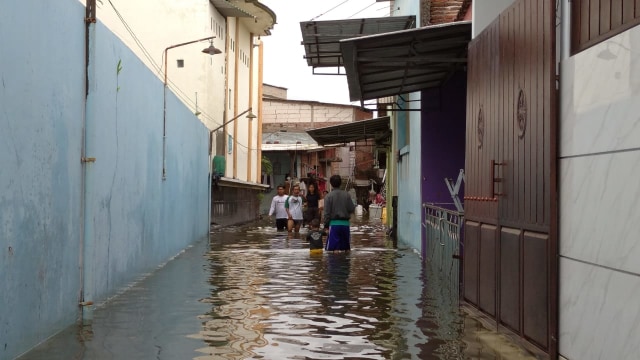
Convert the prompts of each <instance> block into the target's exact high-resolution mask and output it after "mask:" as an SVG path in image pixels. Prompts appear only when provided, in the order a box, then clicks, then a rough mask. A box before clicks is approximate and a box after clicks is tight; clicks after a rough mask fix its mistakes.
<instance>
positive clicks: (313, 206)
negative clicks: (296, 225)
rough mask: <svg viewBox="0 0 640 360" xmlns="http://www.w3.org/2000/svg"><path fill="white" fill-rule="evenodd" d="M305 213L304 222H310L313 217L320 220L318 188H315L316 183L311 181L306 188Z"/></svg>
mask: <svg viewBox="0 0 640 360" xmlns="http://www.w3.org/2000/svg"><path fill="white" fill-rule="evenodd" d="M306 198H307V214H306V216H305V222H306V223H310V222H311V220H313V219H318V220H320V212H319V211H318V204H319V201H320V199H321V197H320V194H318V190H316V184H314V183H311V184H309V187H308V188H307V196H306Z"/></svg>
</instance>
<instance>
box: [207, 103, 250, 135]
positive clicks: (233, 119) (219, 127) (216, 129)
mask: <svg viewBox="0 0 640 360" xmlns="http://www.w3.org/2000/svg"><path fill="white" fill-rule="evenodd" d="M247 113H248V114H247ZM244 114H247V116H246V118H247V119H249V120H253V119H255V118H257V116H255V115H254V114H253V112H251V108H248V109H247V110H245V111H243V112H241V113H240V114H238V115H236V116H235V117H233V118H231V119H229V120H227V121H225V122H223V123H222V125H220V126H218V127H217V128H215V129H213V130H211V132H212V133H214V132H216V131H218V130H220V129H222V128H223V127H224V126H225V125H227V124H229V123H231V122H233V121H235V120H236V119H238V118H239V117H240V116H242V115H244Z"/></svg>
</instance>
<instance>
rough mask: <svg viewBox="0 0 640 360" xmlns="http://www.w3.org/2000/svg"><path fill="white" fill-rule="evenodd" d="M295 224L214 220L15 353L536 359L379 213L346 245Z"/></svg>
mask: <svg viewBox="0 0 640 360" xmlns="http://www.w3.org/2000/svg"><path fill="white" fill-rule="evenodd" d="M304 235H305V234H304V233H302V234H300V235H293V236H288V235H287V234H286V233H276V232H275V230H274V229H273V228H272V227H271V223H269V222H260V223H254V224H250V225H247V226H244V227H229V228H224V229H221V230H218V231H215V232H214V233H212V234H211V237H210V239H209V241H204V242H200V243H197V244H196V245H195V246H193V247H192V248H190V249H187V250H186V251H185V252H184V253H182V254H180V255H179V256H178V257H177V258H175V259H174V260H172V261H171V262H169V263H167V264H166V265H165V266H164V267H162V268H161V269H159V270H158V271H156V272H155V273H154V274H151V275H150V276H149V277H147V278H145V279H144V280H141V281H140V282H139V283H136V284H133V285H132V286H131V287H130V288H129V289H127V290H126V291H125V292H124V293H122V294H121V295H119V296H117V297H115V298H114V299H112V300H111V301H110V302H108V303H107V304H103V305H102V306H99V307H98V308H97V309H96V310H95V312H94V315H95V317H94V320H93V322H92V323H91V324H87V325H85V326H73V327H70V328H68V329H66V330H65V331H63V332H62V333H60V334H59V335H57V336H55V337H54V338H52V339H51V340H50V341H48V342H46V343H44V344H42V345H41V346H40V347H38V348H36V349H35V350H33V351H31V352H29V353H27V354H25V355H24V356H23V357H22V358H21V359H22V360H24V359H48V360H51V359H54V360H55V359H92V360H100V359H172V360H173V359H470V358H473V359H534V357H533V356H531V355H530V354H528V353H527V352H525V351H524V350H522V349H521V348H519V347H517V346H515V345H513V343H511V342H509V341H508V339H507V338H506V337H505V336H504V335H500V334H497V333H495V332H493V331H490V330H487V328H485V327H484V326H483V323H482V322H480V321H478V320H476V319H475V318H473V317H471V316H469V315H468V314H467V313H466V312H465V311H464V310H463V309H461V308H460V307H459V302H458V293H457V290H456V289H455V288H456V286H455V285H454V286H453V289H452V287H451V286H450V284H449V283H448V282H446V281H445V280H443V279H440V278H438V277H437V276H434V275H433V273H432V272H431V271H430V270H429V269H428V268H425V266H428V264H425V263H423V262H422V261H421V260H420V257H419V255H418V254H417V253H415V252H414V251H412V250H411V249H405V248H394V247H393V246H392V242H391V240H390V239H389V238H388V237H387V236H386V228H385V226H384V225H382V224H381V223H380V222H379V221H378V222H370V221H369V220H368V219H366V218H365V219H361V220H356V221H355V222H354V225H353V227H352V235H353V239H352V246H353V250H352V251H351V252H350V253H336V254H332V253H324V254H320V255H315V254H310V253H309V250H308V243H307V242H306V240H305V236H304Z"/></svg>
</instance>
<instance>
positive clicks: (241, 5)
mask: <svg viewBox="0 0 640 360" xmlns="http://www.w3.org/2000/svg"><path fill="white" fill-rule="evenodd" d="M209 2H211V4H213V6H214V7H215V8H216V9H217V10H218V11H219V12H220V14H222V16H225V17H236V18H238V19H239V20H240V21H242V22H243V23H244V24H245V25H246V26H247V28H248V29H249V31H251V33H253V34H254V35H271V29H273V25H274V24H275V23H276V14H275V13H274V12H273V10H271V9H269V8H268V7H267V6H265V5H263V4H261V3H260V1H259V0H209Z"/></svg>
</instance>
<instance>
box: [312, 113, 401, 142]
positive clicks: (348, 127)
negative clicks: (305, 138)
mask: <svg viewBox="0 0 640 360" xmlns="http://www.w3.org/2000/svg"><path fill="white" fill-rule="evenodd" d="M390 131H391V130H390V128H389V117H388V116H383V117H379V118H375V119H370V120H361V121H354V122H352V123H348V124H342V125H335V126H328V127H324V128H320V129H313V130H307V133H308V134H309V135H311V137H312V138H313V139H314V140H315V141H317V142H318V145H327V144H335V143H348V142H352V141H358V140H364V139H376V140H377V139H380V138H386V137H388V135H389V134H390Z"/></svg>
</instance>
